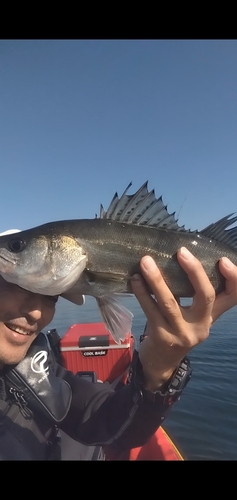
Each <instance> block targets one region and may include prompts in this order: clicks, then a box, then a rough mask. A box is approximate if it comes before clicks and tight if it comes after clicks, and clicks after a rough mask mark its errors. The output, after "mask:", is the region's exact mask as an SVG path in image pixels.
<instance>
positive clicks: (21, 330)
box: [7, 325, 31, 335]
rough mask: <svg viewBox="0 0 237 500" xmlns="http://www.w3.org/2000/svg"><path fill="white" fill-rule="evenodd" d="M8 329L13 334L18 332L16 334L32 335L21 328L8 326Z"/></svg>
mask: <svg viewBox="0 0 237 500" xmlns="http://www.w3.org/2000/svg"><path fill="white" fill-rule="evenodd" d="M7 327H8V328H10V330H12V331H13V332H16V333H20V334H21V335H30V333H31V332H26V331H25V330H23V329H22V328H20V327H17V326H16V327H12V326H10V325H7Z"/></svg>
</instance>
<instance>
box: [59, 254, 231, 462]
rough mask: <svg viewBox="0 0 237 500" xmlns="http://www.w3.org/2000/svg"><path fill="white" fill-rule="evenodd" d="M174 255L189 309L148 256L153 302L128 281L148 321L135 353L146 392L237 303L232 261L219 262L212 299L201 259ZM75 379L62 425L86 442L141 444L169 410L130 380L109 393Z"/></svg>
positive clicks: (117, 447)
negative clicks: (219, 279)
mask: <svg viewBox="0 0 237 500" xmlns="http://www.w3.org/2000/svg"><path fill="white" fill-rule="evenodd" d="M178 259H179V262H180V264H181V266H182V267H183V268H184V270H185V271H186V272H187V274H188V276H189V279H190V281H191V282H192V284H193V286H194V289H195V292H196V293H195V296H194V300H193V305H192V306H191V307H189V308H184V307H180V306H179V305H178V303H177V301H176V300H175V299H174V297H173V295H172V293H171V292H170V290H169V289H168V287H167V286H166V284H165V282H164V280H163V279H162V277H161V274H160V272H159V270H158V268H157V266H156V265H155V264H154V262H153V260H152V259H150V258H147V257H144V258H143V259H142V260H141V272H142V274H143V277H144V278H145V280H146V282H147V283H148V284H149V286H150V287H151V289H152V290H153V292H154V295H155V297H156V300H157V302H156V301H154V299H153V298H152V297H151V296H150V294H149V293H148V291H147V288H146V285H145V282H144V281H143V279H141V277H140V276H136V277H135V279H134V280H133V281H132V287H133V291H134V293H135V295H136V297H137V298H138V300H139V302H140V304H141V307H142V308H143V310H144V312H145V314H146V316H147V319H148V332H147V333H148V336H147V337H146V338H145V340H144V341H143V342H142V344H141V347H140V351H139V357H140V360H141V363H142V367H143V372H144V375H145V388H146V389H148V390H149V391H156V390H157V389H158V390H162V386H163V385H164V384H165V382H166V381H167V380H169V379H170V377H171V376H172V374H173V372H174V370H175V369H176V368H177V366H178V365H179V363H180V361H181V360H182V359H183V357H184V356H185V355H186V354H187V353H188V352H189V351H190V349H192V348H193V347H194V346H195V345H198V344H199V343H200V342H202V341H203V340H205V339H206V338H207V337H208V335H209V329H210V326H211V324H212V322H213V321H215V320H216V319H217V318H218V317H219V316H220V315H221V314H222V313H223V312H224V311H226V310H227V309H229V308H230V307H232V306H234V305H235V304H236V303H237V267H235V266H233V265H232V268H231V269H228V267H227V261H226V259H222V260H221V261H220V269H221V272H222V273H223V275H224V276H225V278H226V290H225V292H223V293H222V294H220V295H219V296H218V297H217V298H215V293H214V290H213V288H212V285H211V284H210V282H209V280H208V278H207V276H206V273H205V272H204V270H203V268H202V266H201V264H200V262H199V261H198V260H197V259H196V258H194V257H193V256H190V257H189V256H185V253H184V252H181V251H179V252H178ZM76 379H77V377H74V376H73V375H72V374H68V378H67V380H68V382H69V383H70V385H71V386H72V389H73V391H72V392H73V401H72V408H71V411H70V414H69V415H68V417H67V419H66V421H65V422H64V423H63V425H62V428H63V429H64V430H65V431H66V432H68V433H69V434H70V435H72V434H71V432H72V430H74V432H73V436H72V437H74V438H76V439H78V440H80V441H81V442H83V443H85V444H103V445H109V449H110V451H115V453H120V452H121V451H123V450H126V449H129V448H133V447H137V446H141V445H143V444H144V443H146V442H147V441H148V439H149V438H150V437H151V436H152V435H153V434H154V432H155V431H156V430H157V428H158V427H159V425H160V424H161V423H162V421H163V420H164V418H165V416H166V414H167V411H168V410H169V408H170V404H169V403H168V402H167V401H166V402H165V403H164V404H162V403H161V402H160V403H157V402H155V403H152V402H150V401H148V400H145V399H144V398H142V396H141V393H140V392H139V390H137V387H136V384H133V383H132V384H129V385H128V386H126V387H124V388H123V389H121V390H119V391H117V392H113V391H111V390H110V389H109V388H108V387H106V385H105V384H98V385H99V387H97V385H96V384H90V383H88V382H86V381H83V382H82V380H80V381H79V380H76ZM82 383H83V384H84V385H83V387H82V385H81V384H82ZM88 384H89V385H88ZM79 407H81V409H80V411H79V413H78V410H79ZM79 416H80V418H79V422H78V417H79Z"/></svg>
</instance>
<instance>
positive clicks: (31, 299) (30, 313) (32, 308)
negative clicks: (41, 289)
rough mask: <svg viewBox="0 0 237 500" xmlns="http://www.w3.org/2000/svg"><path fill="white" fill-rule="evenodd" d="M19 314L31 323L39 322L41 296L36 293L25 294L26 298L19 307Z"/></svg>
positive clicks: (41, 307)
mask: <svg viewBox="0 0 237 500" xmlns="http://www.w3.org/2000/svg"><path fill="white" fill-rule="evenodd" d="M21 313H22V314H23V315H24V316H27V318H29V319H30V320H31V321H33V322H37V321H39V320H40V319H41V318H42V314H43V297H42V295H39V294H36V293H29V294H27V297H26V298H25V300H24V302H23V304H22V306H21Z"/></svg>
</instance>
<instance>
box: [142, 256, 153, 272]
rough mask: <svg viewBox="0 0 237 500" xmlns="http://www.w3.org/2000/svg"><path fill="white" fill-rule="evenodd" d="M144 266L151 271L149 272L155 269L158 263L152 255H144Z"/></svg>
mask: <svg viewBox="0 0 237 500" xmlns="http://www.w3.org/2000/svg"><path fill="white" fill-rule="evenodd" d="M142 267H143V269H144V270H145V271H149V273H150V272H152V271H155V269H156V264H155V262H154V260H153V259H152V258H151V257H149V256H147V257H143V259H142Z"/></svg>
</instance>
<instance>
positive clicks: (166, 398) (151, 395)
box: [131, 351, 192, 406]
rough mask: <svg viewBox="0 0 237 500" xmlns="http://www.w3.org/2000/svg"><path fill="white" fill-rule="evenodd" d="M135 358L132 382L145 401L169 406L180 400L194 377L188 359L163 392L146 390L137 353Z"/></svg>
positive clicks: (179, 367) (182, 363) (185, 359)
mask: <svg viewBox="0 0 237 500" xmlns="http://www.w3.org/2000/svg"><path fill="white" fill-rule="evenodd" d="M134 357H135V359H134V365H133V367H132V377H131V381H132V382H133V383H134V384H135V387H136V389H137V391H139V393H140V396H141V397H142V399H143V400H144V401H149V402H150V403H159V405H165V406H169V405H171V404H173V403H174V402H175V401H177V400H178V399H179V398H180V396H181V393H182V391H183V389H184V388H185V387H186V385H187V383H188V382H189V380H190V378H191V375H192V368H191V366H190V361H189V359H188V358H187V357H185V358H184V359H183V360H182V361H181V363H180V365H179V366H178V368H177V369H176V370H175V372H174V373H173V375H172V377H171V378H170V379H169V381H168V382H167V383H166V384H165V386H164V387H163V388H162V389H161V390H158V391H155V392H151V391H148V390H147V389H145V387H144V374H143V369H142V364H141V362H140V359H139V356H138V352H137V351H134Z"/></svg>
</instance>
